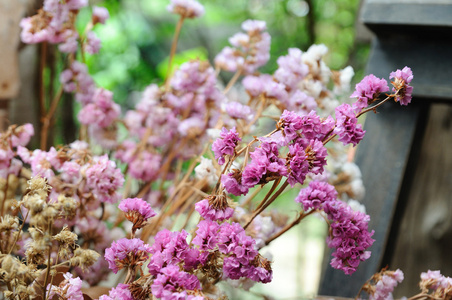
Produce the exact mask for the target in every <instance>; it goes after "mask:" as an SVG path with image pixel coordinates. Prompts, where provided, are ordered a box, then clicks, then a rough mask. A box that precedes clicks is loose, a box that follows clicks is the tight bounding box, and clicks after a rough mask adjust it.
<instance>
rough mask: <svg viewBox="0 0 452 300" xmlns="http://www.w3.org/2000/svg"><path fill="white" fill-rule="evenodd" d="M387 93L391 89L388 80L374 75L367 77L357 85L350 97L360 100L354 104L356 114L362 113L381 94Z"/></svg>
mask: <svg viewBox="0 0 452 300" xmlns="http://www.w3.org/2000/svg"><path fill="white" fill-rule="evenodd" d="M387 91H389V87H388V83H387V81H386V80H384V79H380V78H378V77H375V75H373V74H370V75H367V76H366V77H364V78H363V80H361V82H360V83H358V84H357V85H356V87H355V91H354V92H353V94H352V95H351V96H350V98H358V101H357V102H355V103H354V104H353V108H354V110H355V112H357V113H358V112H360V111H361V110H362V109H363V108H365V107H367V105H369V104H370V103H372V102H373V101H375V100H376V99H377V98H378V96H379V95H380V94H381V93H384V92H387Z"/></svg>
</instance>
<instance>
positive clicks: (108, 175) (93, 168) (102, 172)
mask: <svg viewBox="0 0 452 300" xmlns="http://www.w3.org/2000/svg"><path fill="white" fill-rule="evenodd" d="M84 173H85V176H86V187H87V188H88V189H90V190H91V191H92V192H93V194H94V195H95V196H96V197H97V198H98V199H99V200H100V201H101V202H108V203H114V202H116V201H117V200H118V198H119V194H118V189H119V188H120V187H121V186H122V185H123V183H124V176H123V175H122V173H121V170H119V169H118V168H116V163H115V162H114V161H111V160H109V159H108V156H107V155H106V154H105V155H103V156H100V157H95V158H94V161H93V163H92V164H90V165H88V166H86V167H84Z"/></svg>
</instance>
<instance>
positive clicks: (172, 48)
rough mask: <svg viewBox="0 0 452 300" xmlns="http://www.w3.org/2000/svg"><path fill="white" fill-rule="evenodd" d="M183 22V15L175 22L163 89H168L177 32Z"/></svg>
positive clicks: (177, 38)
mask: <svg viewBox="0 0 452 300" xmlns="http://www.w3.org/2000/svg"><path fill="white" fill-rule="evenodd" d="M183 23H184V16H181V17H180V19H179V21H178V22H177V25H176V30H175V32H174V38H173V43H172V44H171V52H170V56H169V61H168V71H167V74H166V81H165V91H168V88H169V82H170V79H171V69H172V67H173V60H174V54H176V49H177V41H178V40H179V34H180V31H181V29H182V24H183Z"/></svg>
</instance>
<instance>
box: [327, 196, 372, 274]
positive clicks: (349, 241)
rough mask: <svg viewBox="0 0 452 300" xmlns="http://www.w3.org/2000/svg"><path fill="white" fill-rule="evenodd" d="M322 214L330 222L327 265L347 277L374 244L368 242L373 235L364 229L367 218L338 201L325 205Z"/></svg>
mask: <svg viewBox="0 0 452 300" xmlns="http://www.w3.org/2000/svg"><path fill="white" fill-rule="evenodd" d="M323 210H324V211H325V213H326V214H327V216H328V219H329V220H330V236H329V237H328V238H327V245H328V247H330V248H334V249H335V250H334V252H333V254H332V256H333V259H332V260H331V263H330V264H331V266H332V267H333V268H335V269H339V270H343V271H344V273H345V274H347V275H348V274H352V273H354V272H355V271H356V269H357V268H358V266H359V264H360V262H361V261H364V260H367V259H368V258H369V257H370V251H367V249H368V248H370V246H372V244H373V242H374V241H375V240H374V239H372V236H373V234H374V231H373V230H372V231H371V232H369V229H368V223H369V220H370V217H369V216H368V215H366V214H364V213H362V212H359V211H354V210H353V209H352V208H351V207H350V206H348V205H347V204H345V203H344V202H342V201H340V200H337V201H332V202H326V203H325V204H324V208H323Z"/></svg>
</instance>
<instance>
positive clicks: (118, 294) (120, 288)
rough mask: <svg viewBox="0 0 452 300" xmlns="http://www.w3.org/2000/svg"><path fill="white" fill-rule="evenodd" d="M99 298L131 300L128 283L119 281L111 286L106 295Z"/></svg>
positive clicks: (105, 299)
mask: <svg viewBox="0 0 452 300" xmlns="http://www.w3.org/2000/svg"><path fill="white" fill-rule="evenodd" d="M99 300H133V297H132V294H131V293H130V290H129V285H128V284H123V283H120V284H118V285H117V286H116V287H115V288H112V289H111V290H110V291H109V292H108V296H107V295H102V296H100V297H99Z"/></svg>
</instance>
